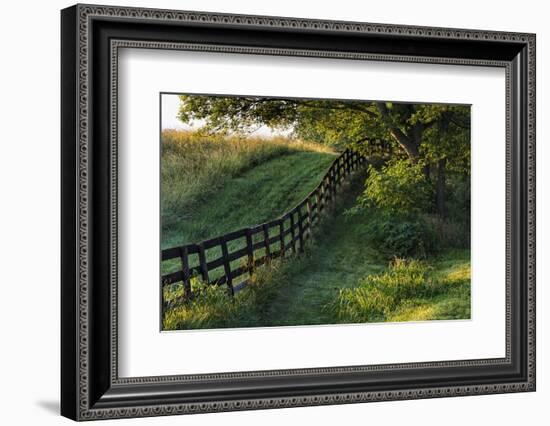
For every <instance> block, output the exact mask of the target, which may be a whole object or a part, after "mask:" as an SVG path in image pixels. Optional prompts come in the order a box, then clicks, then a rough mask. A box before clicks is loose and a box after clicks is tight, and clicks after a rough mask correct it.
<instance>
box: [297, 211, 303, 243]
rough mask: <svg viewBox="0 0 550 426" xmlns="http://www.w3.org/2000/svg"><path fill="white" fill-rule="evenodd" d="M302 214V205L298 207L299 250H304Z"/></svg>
mask: <svg viewBox="0 0 550 426" xmlns="http://www.w3.org/2000/svg"><path fill="white" fill-rule="evenodd" d="M302 222H303V216H302V206H300V207H298V239H299V240H300V252H303V251H304V225H303V224H302Z"/></svg>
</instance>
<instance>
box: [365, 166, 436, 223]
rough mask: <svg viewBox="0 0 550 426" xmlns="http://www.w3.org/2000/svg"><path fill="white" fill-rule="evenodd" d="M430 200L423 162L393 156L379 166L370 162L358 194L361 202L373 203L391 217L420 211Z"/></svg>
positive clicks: (407, 215)
mask: <svg viewBox="0 0 550 426" xmlns="http://www.w3.org/2000/svg"><path fill="white" fill-rule="evenodd" d="M429 200H430V192H429V184H428V182H427V181H426V177H425V174H424V170H423V165H422V164H421V163H414V162H412V161H411V160H409V159H402V160H399V159H398V160H393V161H391V162H389V163H387V164H386V165H385V166H384V167H382V168H381V169H380V170H377V169H376V168H374V167H373V166H370V167H369V175H368V178H367V180H366V182H365V192H364V193H363V195H362V196H361V197H360V198H359V202H360V203H361V204H362V205H364V206H371V207H375V208H377V209H378V210H379V211H381V212H382V213H383V214H385V215H388V216H392V217H395V216H399V217H411V216H415V215H417V214H419V213H422V212H424V211H425V210H426V206H427V205H429Z"/></svg>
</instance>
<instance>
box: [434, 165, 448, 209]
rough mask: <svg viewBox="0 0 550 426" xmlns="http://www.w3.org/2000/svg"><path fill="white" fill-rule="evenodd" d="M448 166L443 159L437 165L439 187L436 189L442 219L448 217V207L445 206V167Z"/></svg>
mask: <svg viewBox="0 0 550 426" xmlns="http://www.w3.org/2000/svg"><path fill="white" fill-rule="evenodd" d="M446 165H447V159H446V158H442V159H441V160H439V161H438V163H437V187H436V199H437V212H438V213H439V216H441V217H442V218H445V217H447V207H446V205H445V166H446Z"/></svg>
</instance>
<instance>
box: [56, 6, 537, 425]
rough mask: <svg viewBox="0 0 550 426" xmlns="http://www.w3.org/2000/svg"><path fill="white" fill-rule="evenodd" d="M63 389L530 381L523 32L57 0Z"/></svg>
mask: <svg viewBox="0 0 550 426" xmlns="http://www.w3.org/2000/svg"><path fill="white" fill-rule="evenodd" d="M61 50H62V75H61V81H62V93H61V98H62V123H61V127H62V141H61V145H62V153H61V155H62V185H61V189H62V282H61V307H62V312H61V316H62V318H61V319H62V329H61V334H62V359H61V365H62V376H61V383H62V389H61V412H62V414H63V415H64V416H66V417H69V418H71V419H74V420H93V419H105V418H121V417H141V416H158V415H170V414H187V413H205V412H215V411H230V410H247V409H266V408H279V407H292V406H308V405H321V404H344V403H354V402H368V401H382V400H400V399H417V398H436V397H448V396H466V395H479V394H490V393H504V392H524V391H534V390H535V35H534V34H520V33H504V32H494V31H479V30H463V29H449V28H426V27H413V26H402V25H387V24H369V23H360V22H336V21H320V20H306V19H294V18H281V17H269V16H242V15H228V14H216V13H203V12H186V11H171V10H155V9H138V8H128V7H104V6H95V5H76V6H73V7H70V8H67V9H64V10H63V11H62V12H61Z"/></svg>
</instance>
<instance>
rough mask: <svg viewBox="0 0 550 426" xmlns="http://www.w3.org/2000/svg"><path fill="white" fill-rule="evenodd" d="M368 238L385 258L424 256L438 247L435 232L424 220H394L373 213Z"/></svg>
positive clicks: (418, 217)
mask: <svg viewBox="0 0 550 426" xmlns="http://www.w3.org/2000/svg"><path fill="white" fill-rule="evenodd" d="M368 230H369V239H370V241H371V242H372V243H373V244H374V245H375V246H376V247H377V248H378V250H379V252H380V254H381V255H383V256H385V257H386V258H393V257H413V258H425V257H427V256H429V255H430V254H433V253H435V252H436V251H437V249H438V248H439V247H440V245H439V241H438V239H437V234H436V232H435V231H434V228H432V227H431V226H430V225H429V224H428V223H426V221H425V220H424V219H423V218H422V217H421V216H417V217H416V219H415V220H403V219H402V220H395V219H392V218H391V217H388V216H380V215H378V216H377V215H376V213H374V214H373V217H372V218H371V221H370V223H369V225H368Z"/></svg>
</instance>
